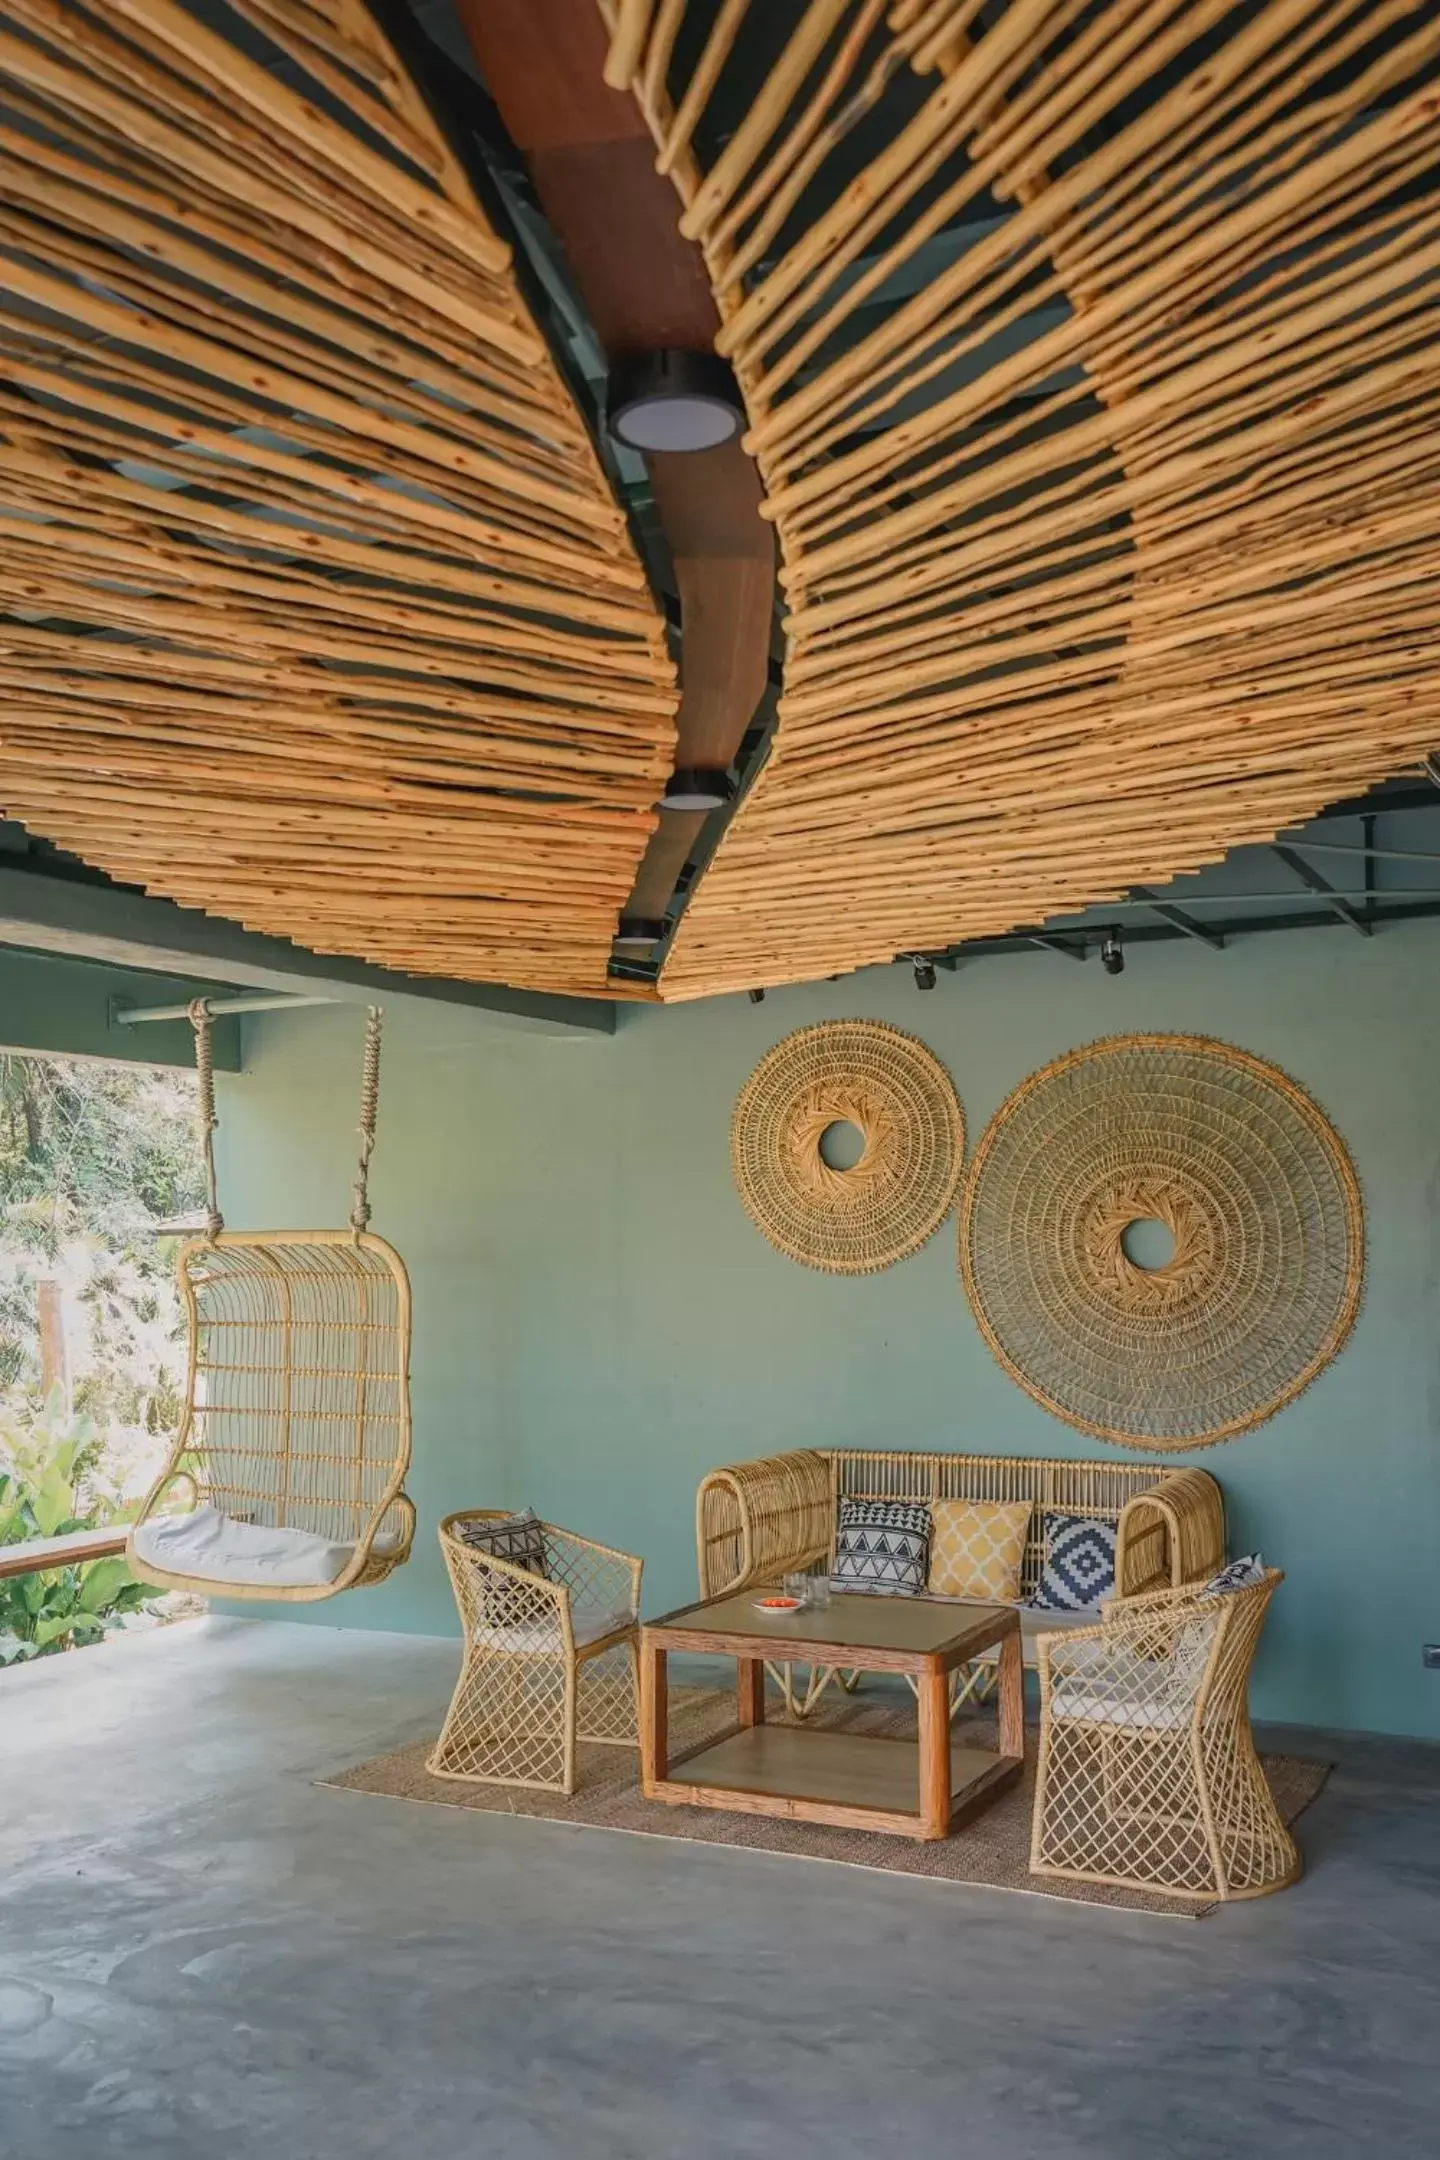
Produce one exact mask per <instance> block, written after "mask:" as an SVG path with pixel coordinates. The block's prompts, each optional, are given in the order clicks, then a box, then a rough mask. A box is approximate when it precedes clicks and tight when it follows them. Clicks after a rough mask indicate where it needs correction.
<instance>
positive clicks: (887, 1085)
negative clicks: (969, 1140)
mask: <svg viewBox="0 0 1440 2160" xmlns="http://www.w3.org/2000/svg"><path fill="white" fill-rule="evenodd" d="M839 1123H848V1124H851V1125H855V1126H857V1127H858V1128H859V1130H860V1133H861V1135H862V1138H863V1141H864V1146H863V1148H862V1151H861V1153H860V1156H859V1158H858V1160H857V1161H856V1162H855V1164H854V1166H853V1168H851V1169H848V1170H836V1169H832V1168H831V1166H830V1165H829V1164H828V1163H827V1162H826V1161H825V1158H824V1156H823V1155H822V1154H821V1152H820V1142H821V1139H822V1137H823V1135H824V1133H825V1131H826V1129H827V1127H829V1126H831V1125H834V1124H839ZM730 1153H731V1160H732V1161H733V1163H734V1166H735V1182H736V1184H737V1185H738V1186H739V1188H740V1197H741V1199H742V1200H743V1201H744V1203H745V1205H746V1207H747V1209H748V1210H749V1212H750V1214H751V1216H752V1217H753V1219H754V1221H755V1223H756V1225H757V1227H758V1228H759V1229H761V1230H763V1232H764V1233H765V1235H766V1237H767V1238H769V1240H770V1242H771V1244H772V1245H774V1246H776V1247H777V1248H778V1249H779V1251H781V1252H782V1253H787V1254H788V1255H789V1257H790V1258H791V1259H792V1260H800V1261H803V1262H804V1264H805V1266H806V1267H814V1268H826V1269H828V1270H829V1271H830V1272H831V1273H832V1274H835V1275H869V1274H873V1273H874V1272H875V1271H876V1270H877V1269H878V1268H887V1267H890V1266H892V1265H893V1264H894V1262H895V1261H897V1260H903V1259H905V1257H906V1255H907V1254H909V1253H913V1252H915V1251H917V1250H918V1249H919V1247H920V1246H922V1245H923V1244H924V1243H925V1240H926V1238H928V1237H930V1236H931V1235H932V1234H933V1233H934V1232H935V1231H936V1230H938V1229H939V1227H940V1225H941V1223H942V1222H943V1221H944V1220H945V1217H946V1215H947V1214H948V1212H949V1210H950V1207H951V1204H952V1202H953V1201H954V1198H955V1193H956V1190H957V1188H958V1186H959V1183H960V1172H961V1169H962V1167H963V1164H964V1159H965V1126H964V1121H963V1119H962V1118H961V1115H960V1105H959V1103H958V1101H957V1100H956V1097H955V1087H954V1083H953V1082H952V1080H951V1078H950V1075H949V1073H947V1072H946V1070H945V1068H944V1066H943V1065H942V1064H941V1063H940V1061H939V1059H938V1058H937V1057H935V1056H934V1055H933V1053H932V1052H931V1051H929V1050H927V1049H926V1047H925V1045H924V1043H922V1042H917V1041H916V1039H915V1037H914V1036H913V1035H906V1034H905V1033H904V1032H903V1031H902V1030H901V1029H900V1028H893V1027H886V1026H885V1025H884V1024H883V1023H882V1022H881V1021H878V1020H831V1021H827V1022H825V1024H824V1025H823V1026H821V1027H810V1028H799V1029H797V1030H796V1032H795V1033H794V1034H793V1035H787V1036H786V1037H785V1039H784V1041H783V1042H778V1043H777V1044H776V1045H775V1048H774V1049H773V1050H772V1051H771V1052H770V1053H769V1055H768V1056H767V1057H764V1058H762V1059H761V1061H760V1063H759V1064H758V1065H757V1066H756V1068H755V1070H754V1072H753V1073H752V1074H751V1075H750V1078H749V1079H748V1080H747V1081H746V1083H745V1086H744V1087H743V1088H742V1089H741V1092H740V1100H739V1101H738V1102H737V1103H736V1105H735V1122H734V1124H733V1126H732V1127H731V1133H730Z"/></svg>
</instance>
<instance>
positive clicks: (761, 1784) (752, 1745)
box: [645, 1725, 1024, 1838]
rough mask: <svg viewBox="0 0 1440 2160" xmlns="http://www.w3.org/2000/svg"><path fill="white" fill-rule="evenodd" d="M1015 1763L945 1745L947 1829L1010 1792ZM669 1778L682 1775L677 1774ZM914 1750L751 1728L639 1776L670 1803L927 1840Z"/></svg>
mask: <svg viewBox="0 0 1440 2160" xmlns="http://www.w3.org/2000/svg"><path fill="white" fill-rule="evenodd" d="M1023 1768H1024V1765H1023V1763H1022V1762H1021V1761H1020V1759H1019V1758H1018V1757H1015V1756H1010V1755H996V1754H993V1753H991V1752H990V1751H989V1750H988V1749H985V1748H974V1747H964V1746H961V1745H959V1744H958V1743H956V1742H953V1741H952V1743H951V1746H950V1818H949V1826H948V1827H949V1828H950V1829H951V1830H954V1829H956V1828H958V1827H959V1825H960V1823H962V1822H963V1821H965V1820H966V1819H967V1818H968V1817H969V1816H971V1815H973V1814H975V1813H977V1812H978V1811H979V1809H980V1808H982V1807H985V1806H988V1804H989V1803H990V1801H991V1800H993V1799H995V1798H997V1797H998V1795H999V1794H1000V1793H1001V1792H1002V1791H1003V1790H1004V1789H1005V1787H1006V1786H1007V1785H1013V1784H1014V1783H1015V1782H1016V1780H1017V1779H1018V1778H1019V1776H1020V1774H1021V1771H1022V1769H1023ZM677 1773H681V1774H679V1775H677ZM919 1794H920V1777H919V1748H918V1746H917V1744H916V1742H915V1741H913V1740H897V1739H884V1738H880V1737H878V1736H876V1735H874V1734H871V1733H848V1732H826V1731H824V1730H817V1729H816V1728H815V1727H813V1726H805V1727H800V1726H785V1725H752V1726H749V1727H741V1728H740V1730H739V1731H737V1732H733V1733H730V1734H729V1735H727V1736H726V1737H725V1738H724V1739H721V1740H712V1741H707V1742H706V1743H705V1745H704V1746H702V1747H699V1748H695V1749H692V1750H691V1751H690V1753H689V1754H687V1755H685V1756H684V1757H682V1758H679V1759H678V1760H675V1761H672V1762H671V1764H670V1765H669V1771H668V1775H667V1776H665V1777H663V1778H656V1779H647V1780H646V1783H645V1795H646V1798H647V1799H652V1800H665V1801H668V1802H670V1803H671V1805H672V1806H690V1807H710V1808H726V1809H729V1810H731V1811H732V1812H734V1813H737V1814H744V1815H779V1816H785V1817H788V1818H789V1819H790V1820H791V1821H793V1822H814V1823H827V1824H829V1825H830V1826H831V1827H832V1828H834V1829H842V1830H851V1829H853V1830H879V1831H883V1832H885V1833H887V1834H889V1835H890V1836H893V1837H910V1838H923V1837H927V1836H932V1837H933V1836H934V1834H935V1833H934V1831H933V1830H929V1831H927V1829H926V1828H925V1826H924V1823H923V1820H922V1817H921V1814H920V1801H919Z"/></svg>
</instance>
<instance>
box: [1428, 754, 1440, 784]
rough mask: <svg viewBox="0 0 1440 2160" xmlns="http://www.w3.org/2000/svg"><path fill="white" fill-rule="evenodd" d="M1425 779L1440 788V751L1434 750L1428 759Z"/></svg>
mask: <svg viewBox="0 0 1440 2160" xmlns="http://www.w3.org/2000/svg"><path fill="white" fill-rule="evenodd" d="M1425 777H1426V779H1427V780H1429V781H1430V782H1432V784H1433V785H1434V786H1435V787H1440V750H1432V751H1431V752H1430V755H1429V756H1428V757H1427V758H1426V760H1425Z"/></svg>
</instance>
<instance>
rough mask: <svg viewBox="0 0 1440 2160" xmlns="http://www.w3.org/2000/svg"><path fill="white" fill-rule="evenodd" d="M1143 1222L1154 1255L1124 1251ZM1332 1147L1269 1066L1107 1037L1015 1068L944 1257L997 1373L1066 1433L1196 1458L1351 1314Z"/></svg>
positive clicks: (1347, 1213) (1359, 1247) (1320, 1353)
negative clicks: (1067, 1428) (953, 1267)
mask: <svg viewBox="0 0 1440 2160" xmlns="http://www.w3.org/2000/svg"><path fill="white" fill-rule="evenodd" d="M1141 1225H1144V1226H1145V1228H1146V1229H1147V1230H1148V1231H1150V1232H1152V1233H1153V1232H1155V1231H1156V1230H1158V1231H1159V1232H1160V1233H1161V1242H1162V1245H1163V1247H1164V1248H1165V1249H1164V1254H1163V1257H1160V1258H1158V1259H1157V1258H1153V1257H1152V1258H1151V1259H1148V1260H1147V1259H1146V1258H1145V1257H1144V1255H1143V1254H1142V1253H1140V1252H1139V1251H1137V1250H1136V1245H1135V1235H1134V1234H1135V1232H1136V1230H1137V1229H1138V1228H1139V1227H1140V1226H1141ZM1364 1264H1365V1225H1364V1216H1363V1212H1362V1209H1361V1203H1360V1187H1359V1185H1358V1183H1357V1182H1356V1178H1355V1172H1354V1169H1353V1168H1352V1166H1351V1162H1350V1157H1349V1155H1348V1154H1347V1152H1346V1149H1345V1143H1344V1141H1343V1140H1342V1139H1341V1138H1340V1135H1339V1134H1338V1133H1337V1132H1336V1130H1335V1128H1334V1126H1333V1125H1332V1124H1331V1123H1330V1121H1329V1119H1328V1118H1327V1117H1326V1116H1325V1115H1324V1113H1323V1112H1322V1111H1321V1110H1320V1109H1319V1108H1318V1107H1317V1106H1316V1104H1314V1103H1313V1102H1312V1101H1311V1100H1310V1097H1309V1096H1308V1095H1307V1094H1306V1093H1305V1091H1304V1089H1303V1088H1300V1087H1297V1086H1296V1084H1295V1082H1294V1081H1293V1080H1291V1079H1290V1078H1289V1077H1288V1075H1287V1074H1285V1073H1283V1072H1281V1071H1280V1069H1279V1067H1278V1066H1275V1065H1268V1064H1266V1063H1264V1062H1263V1060H1261V1059H1260V1058H1257V1057H1251V1055H1250V1054H1249V1052H1248V1051H1245V1050H1237V1049H1234V1048H1232V1047H1231V1046H1230V1045H1229V1044H1226V1043H1219V1042H1211V1041H1209V1040H1208V1039H1206V1038H1205V1037H1203V1036H1198V1035H1117V1036H1112V1037H1111V1038H1110V1039H1109V1040H1108V1041H1105V1042H1097V1043H1091V1044H1090V1045H1089V1046H1088V1047H1087V1048H1086V1049H1083V1050H1072V1051H1071V1052H1070V1053H1069V1054H1068V1055H1067V1056H1065V1057H1062V1058H1057V1059H1056V1060H1055V1062H1054V1064H1053V1065H1047V1066H1046V1067H1045V1068H1044V1070H1043V1071H1041V1072H1037V1073H1032V1074H1031V1076H1030V1078H1029V1079H1028V1080H1026V1081H1025V1082H1024V1083H1023V1084H1022V1085H1021V1086H1020V1087H1018V1088H1017V1089H1016V1090H1015V1092H1014V1094H1013V1095H1012V1096H1011V1097H1010V1098H1009V1100H1008V1101H1007V1102H1005V1103H1002V1105H1001V1107H1000V1108H999V1109H998V1110H997V1111H996V1113H995V1115H994V1117H993V1118H992V1119H991V1121H990V1123H989V1125H988V1126H987V1127H986V1129H985V1133H984V1136H983V1138H982V1139H981V1141H980V1145H979V1146H978V1147H977V1149H976V1150H975V1159H974V1161H973V1163H972V1164H971V1167H970V1175H969V1178H968V1179H967V1181H966V1188H965V1197H964V1201H963V1204H962V1207H961V1215H960V1266H961V1271H962V1273H963V1275H964V1278H965V1288H966V1290H967V1291H968V1292H969V1296H970V1302H971V1304H972V1305H973V1307H974V1309H975V1317H976V1319H977V1320H978V1321H979V1323H980V1330H981V1333H982V1334H983V1335H984V1337H985V1340H986V1342H987V1343H988V1344H989V1346H990V1348H991V1350H992V1351H993V1352H994V1354H995V1356H996V1357H997V1358H998V1359H999V1361H1000V1363H1001V1364H1002V1365H1003V1366H1004V1368H1005V1370H1006V1372H1008V1373H1009V1375H1010V1377H1011V1378H1012V1379H1013V1380H1016V1381H1018V1382H1019V1384H1020V1386H1021V1387H1022V1388H1024V1389H1025V1391H1026V1393H1027V1394H1030V1395H1033V1396H1034V1398H1035V1400H1036V1401H1037V1402H1038V1403H1042V1404H1043V1405H1044V1407H1045V1408H1046V1409H1047V1410H1049V1411H1051V1412H1053V1414H1054V1415H1055V1416H1056V1417H1059V1418H1064V1419H1065V1421H1066V1423H1067V1424H1069V1425H1074V1426H1078V1428H1079V1429H1080V1431H1081V1432H1087V1433H1093V1434H1095V1436H1096V1437H1097V1438H1098V1439H1101V1440H1114V1441H1118V1442H1120V1443H1121V1444H1123V1445H1128V1446H1134V1447H1146V1448H1156V1449H1169V1448H1193V1447H1209V1446H1211V1445H1212V1444H1213V1443H1214V1442H1215V1441H1217V1440H1229V1439H1231V1438H1232V1437H1233V1436H1234V1435H1235V1434H1236V1433H1242V1432H1247V1431H1249V1429H1250V1428H1251V1427H1252V1426H1254V1425H1259V1424H1260V1423H1262V1421H1263V1420H1264V1419H1266V1418H1268V1417H1273V1416H1274V1414H1275V1412H1276V1411H1277V1410H1279V1409H1281V1408H1282V1407H1283V1406H1284V1405H1285V1404H1286V1403H1288V1402H1291V1401H1293V1399H1294V1398H1295V1396H1297V1395H1298V1394H1299V1393H1300V1391H1301V1389H1302V1388H1304V1387H1307V1386H1308V1385H1309V1383H1310V1382H1311V1381H1312V1380H1313V1379H1314V1377H1315V1375H1316V1374H1317V1373H1318V1372H1320V1371H1321V1370H1322V1368H1323V1367H1324V1366H1325V1365H1326V1364H1328V1362H1329V1360H1330V1359H1331V1358H1333V1357H1334V1355H1335V1353H1336V1351H1337V1350H1339V1348H1340V1346H1341V1344H1342V1343H1343V1342H1344V1340H1345V1338H1346V1336H1347V1335H1348V1334H1349V1332H1350V1328H1351V1325H1352V1323H1353V1321H1354V1318H1355V1313H1356V1310H1357V1308H1358V1306H1359V1302H1360V1290H1361V1283H1362V1279H1363V1274H1364Z"/></svg>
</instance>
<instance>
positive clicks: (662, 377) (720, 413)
mask: <svg viewBox="0 0 1440 2160" xmlns="http://www.w3.org/2000/svg"><path fill="white" fill-rule="evenodd" d="M605 424H606V426H607V427H608V428H609V430H610V433H611V434H612V435H613V436H614V437H615V439H616V441H617V442H622V443H624V444H626V445H627V447H628V448H630V449H631V450H661V451H665V450H669V451H685V450H713V449H715V447H716V446H717V444H719V443H724V442H730V441H731V440H732V439H733V438H734V437H735V436H736V435H738V434H739V433H740V430H741V429H742V428H743V427H744V425H745V403H744V400H743V398H742V397H741V395H740V391H739V386H738V385H737V383H736V381H735V377H734V376H733V375H732V374H731V372H730V369H729V367H728V366H727V365H726V363H725V362H724V361H723V360H722V359H721V358H720V355H719V354H718V353H707V352H674V351H670V352H656V353H633V354H630V355H628V356H627V357H625V358H623V359H620V360H617V361H616V362H615V365H614V367H613V368H612V369H611V371H610V385H609V392H608V395H607V397H606V401H605Z"/></svg>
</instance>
